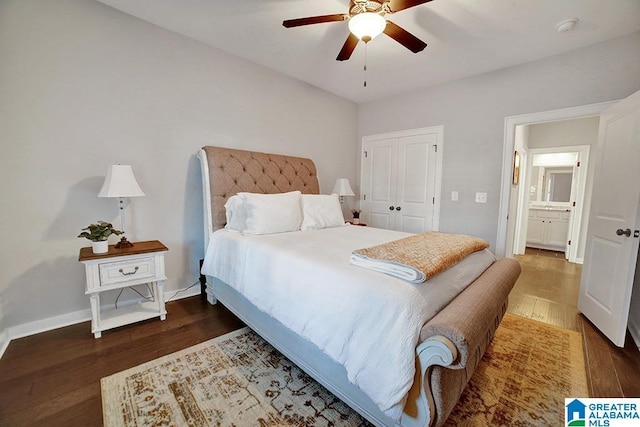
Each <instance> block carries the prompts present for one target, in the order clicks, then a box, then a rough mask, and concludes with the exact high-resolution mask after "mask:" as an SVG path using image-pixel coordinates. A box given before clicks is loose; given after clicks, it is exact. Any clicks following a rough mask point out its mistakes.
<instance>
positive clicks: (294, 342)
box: [198, 147, 520, 427]
mask: <svg viewBox="0 0 640 427" xmlns="http://www.w3.org/2000/svg"><path fill="white" fill-rule="evenodd" d="M198 157H199V158H200V162H201V166H202V182H203V202H204V223H205V249H206V248H208V247H209V246H210V245H209V240H210V239H212V234H213V233H214V232H217V233H216V235H214V236H213V238H215V239H218V236H222V235H223V234H225V233H224V230H222V229H224V226H225V224H226V221H227V217H226V214H225V207H224V205H225V203H226V202H227V200H228V199H229V198H230V197H231V196H233V195H235V194H237V193H240V192H249V193H265V194H274V193H287V192H291V191H299V192H301V193H303V194H319V183H318V179H317V173H316V168H315V165H314V163H313V162H312V161H311V160H310V159H304V158H298V157H292V156H283V155H274V154H267V153H258V152H250V151H244V150H235V149H229V148H221V147H203V149H202V150H200V151H199V153H198ZM366 228H367V227H355V226H345V227H343V229H340V230H327V231H326V232H325V231H323V233H326V234H327V237H321V238H324V239H334V240H340V239H342V238H343V237H342V236H343V235H346V234H349V235H352V236H353V237H354V238H360V237H359V236H363V238H364V239H365V240H363V241H368V240H366V239H373V240H370V241H376V239H384V233H387V231H383V230H375V229H370V230H365V229H366ZM218 230H220V231H218ZM317 234H321V233H317ZM310 235H311V233H309V234H308V236H310ZM229 236H231V237H230V239H231V240H233V238H234V236H233V235H231V234H230V233H229ZM236 237H237V236H236ZM225 238H227V237H226V236H225ZM277 238H278V239H284V241H285V244H286V242H287V239H289V238H290V237H289V236H287V235H284V236H280V237H277ZM245 240H246V239H245ZM223 247H224V246H223ZM255 250H257V249H255ZM309 250H310V251H313V249H309ZM220 252H221V253H222V252H225V251H220ZM268 252H269V249H268V248H267V249H263V253H264V254H266V253H268ZM299 252H303V251H299ZM294 255H295V256H299V254H294ZM217 256H222V255H217V254H212V253H211V252H209V253H207V257H208V258H210V259H216V257H217ZM242 256H243V255H242ZM242 256H239V255H236V257H240V258H241V257H242ZM300 256H301V255H300ZM478 257H479V255H478ZM469 258H471V257H469ZM463 261H464V262H468V261H467V259H465V260H463ZM220 262H221V263H223V264H224V263H226V264H227V265H229V264H233V263H230V262H229V261H224V262H223V261H220ZM305 262H306V261H305ZM483 262H486V261H483ZM462 263H463V262H462V261H461V264H462ZM487 265H488V266H485V267H482V271H481V272H480V273H478V274H479V275H478V276H477V277H476V278H475V279H474V280H472V281H471V283H470V284H468V285H465V287H464V289H463V290H462V291H459V293H458V292H456V294H455V295H454V296H453V297H451V300H450V302H448V303H447V304H446V305H445V306H444V307H443V308H438V310H437V311H436V312H435V313H432V314H429V316H428V320H427V321H426V322H425V323H424V324H420V325H419V326H418V328H417V329H416V334H415V335H416V337H415V346H412V348H410V349H408V350H409V351H410V354H411V364H412V365H413V366H412V371H411V372H412V378H411V379H410V381H409V385H408V391H407V393H406V394H405V395H404V398H403V400H402V402H400V403H399V404H398V405H396V406H397V407H399V408H400V410H399V411H398V410H395V412H394V411H391V410H383V409H382V408H381V406H380V404H379V403H376V402H378V400H377V396H373V397H372V394H371V393H370V392H369V391H370V390H367V392H365V391H363V389H364V390H366V388H364V387H362V385H361V384H358V385H356V384H354V381H353V373H352V372H351V371H350V369H348V367H349V366H350V365H349V364H348V363H341V362H338V361H336V360H338V358H336V357H331V356H329V354H331V352H330V351H327V349H326V348H324V347H323V349H322V350H321V349H320V347H322V345H320V344H318V345H316V343H314V342H312V341H311V340H310V339H307V338H305V337H306V336H308V335H306V334H305V333H301V332H296V331H295V330H294V329H295V328H293V329H292V328H291V326H290V325H286V326H285V324H286V321H285V320H283V319H282V318H278V317H277V316H275V317H274V315H272V314H273V313H274V311H269V310H265V309H264V308H263V309H261V308H260V307H262V306H261V305H260V304H258V303H256V301H259V300H256V299H255V298H254V295H252V293H251V291H248V292H247V291H243V290H242V289H240V290H239V288H238V287H237V286H231V285H230V284H229V283H226V281H225V279H226V280H227V281H229V280H228V279H227V276H224V275H222V274H220V275H219V276H220V277H215V276H210V275H207V278H206V279H207V280H206V294H207V295H206V296H207V300H208V301H209V302H210V303H211V304H215V303H217V301H220V302H221V303H222V304H224V305H225V306H226V307H227V308H228V309H229V310H230V311H231V312H233V313H234V314H235V315H237V316H238V317H239V318H240V319H242V320H243V321H244V322H245V323H246V324H247V325H248V326H249V327H251V328H252V329H253V330H254V331H255V332H257V333H258V334H259V335H260V336H262V337H263V338H264V339H266V340H267V341H268V342H269V343H271V344H272V345H273V346H274V347H275V348H276V349H278V350H279V351H280V352H282V353H283V354H284V355H285V356H287V357H288V358H289V359H290V360H292V361H293V362H294V363H295V364H296V365H298V366H299V367H300V368H301V369H303V370H304V371H306V372H307V373H308V374H309V375H310V376H312V377H313V378H314V379H316V380H317V381H318V382H319V383H321V384H322V385H323V386H325V387H326V388H327V389H329V390H330V391H331V392H332V393H333V394H334V395H336V396H337V397H338V398H340V399H341V400H343V401H344V402H345V403H347V404H348V405H349V406H351V407H352V408H353V409H354V410H356V411H357V412H359V413H360V414H361V415H363V416H364V417H365V418H366V419H368V420H369V421H370V422H371V423H373V424H374V425H378V426H391V425H402V426H422V427H424V426H440V425H443V424H444V422H445V421H446V419H447V417H448V415H449V414H450V412H451V410H452V409H453V407H454V406H455V404H456V403H457V401H458V399H459V397H460V395H461V393H462V391H463V390H464V388H465V386H466V384H467V382H468V381H469V379H470V378H471V375H472V374H473V372H474V370H475V368H476V366H477V364H478V363H479V361H480V359H481V357H482V355H483V354H484V352H485V349H486V347H487V345H488V344H489V342H490V341H491V339H492V338H493V334H494V332H495V330H496V329H497V327H498V325H499V324H500V321H501V319H502V316H503V315H504V313H505V311H506V307H507V301H508V295H509V292H510V291H511V289H512V287H513V285H514V283H515V281H516V279H517V277H518V275H519V274H520V266H519V264H518V263H517V262H516V261H514V260H511V259H500V260H495V262H494V260H492V261H491V262H490V263H487ZM308 267H309V268H313V265H312V264H308ZM341 268H343V269H344V270H345V271H347V269H348V268H349V267H347V266H345V267H341ZM350 268H351V270H349V271H350V273H349V274H357V273H355V271H356V270H358V268H359V267H355V266H350ZM204 272H205V271H204V270H203V273H204ZM351 272H353V273H351ZM445 273H448V271H447V272H445ZM364 274H365V276H364V277H369V278H374V276H366V274H376V275H379V276H384V275H382V273H377V272H366V273H364ZM441 276H442V277H439V276H436V277H434V278H433V279H432V280H448V279H447V276H446V274H444V273H443V274H442V275H441ZM221 277H223V278H224V279H223V278H221ZM228 277H231V276H228ZM249 277H250V276H249ZM377 277H378V276H376V279H375V282H376V283H377V282H378V281H379V280H383V281H385V280H387V279H378V278H377ZM474 277H475V276H474ZM257 280H259V279H256V278H252V279H250V280H249V281H253V282H255V281H257ZM359 280H362V281H365V282H366V280H365V279H362V278H361V279H359ZM390 280H399V279H393V278H392V279H390ZM373 281H374V280H372V281H371V283H373ZM389 283H391V282H389ZM256 287H257V286H256ZM258 288H259V287H258ZM405 288H406V289H407V291H406V295H407V296H408V297H409V298H421V297H420V296H416V295H415V291H414V290H412V289H410V286H405V287H404V288H402V289H405ZM403 292H405V291H403ZM412 292H413V294H412ZM261 298H264V295H262V296H261ZM354 311H357V310H354ZM275 313H277V311H275ZM314 316H315V313H314ZM310 321H311V320H310ZM308 329H313V328H308ZM371 329H372V330H374V332H375V333H374V334H371V333H370V334H369V335H372V336H373V337H374V338H375V337H376V335H375V334H379V335H380V336H379V337H378V338H379V339H380V340H383V339H385V340H387V339H388V338H387V337H386V335H388V334H384V333H383V332H382V331H379V330H375V329H378V328H371ZM418 332H419V333H418ZM382 335H385V336H384V337H383V336H382ZM390 341H392V340H390ZM381 342H382V341H381ZM319 345H320V347H319ZM371 353H372V354H370V355H371V356H372V357H373V356H377V355H374V354H373V353H375V352H371ZM380 353H383V352H380ZM385 353H386V352H385ZM345 366H346V367H347V368H345ZM373 366H376V365H375V364H373ZM394 366H395V365H394ZM380 372H381V373H382V371H380ZM391 372H392V373H393V370H391ZM385 374H386V372H385ZM363 375H364V374H363ZM403 393H404V391H403ZM374 400H375V401H374ZM384 408H386V406H385V407H384ZM396 409H397V408H396ZM391 414H393V415H391Z"/></svg>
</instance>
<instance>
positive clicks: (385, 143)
mask: <svg viewBox="0 0 640 427" xmlns="http://www.w3.org/2000/svg"><path fill="white" fill-rule="evenodd" d="M441 152H442V127H434V128H424V129H416V130H411V131H403V132H396V133H392V134H384V135H376V136H371V137H365V138H364V140H363V157H362V175H361V182H360V188H361V200H360V206H361V208H362V210H363V215H364V218H365V221H366V223H367V225H369V226H371V227H377V228H386V229H390V230H401V231H405V232H409V233H422V232H424V231H435V230H438V225H439V206H440V180H441V176H442V161H441Z"/></svg>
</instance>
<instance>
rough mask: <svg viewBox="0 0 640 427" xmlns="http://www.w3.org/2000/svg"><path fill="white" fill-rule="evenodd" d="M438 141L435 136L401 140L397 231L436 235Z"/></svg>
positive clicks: (399, 146)
mask: <svg viewBox="0 0 640 427" xmlns="http://www.w3.org/2000/svg"><path fill="white" fill-rule="evenodd" d="M436 142H437V139H436V136H435V135H434V134H423V135H415V136H409V137H405V138H400V139H399V141H398V184H397V196H396V203H395V210H396V213H395V229H396V230H400V231H405V232H407V233H422V232H425V231H433V216H434V207H435V186H436V179H435V176H436V175H435V173H436V159H437V156H438V152H437V145H436Z"/></svg>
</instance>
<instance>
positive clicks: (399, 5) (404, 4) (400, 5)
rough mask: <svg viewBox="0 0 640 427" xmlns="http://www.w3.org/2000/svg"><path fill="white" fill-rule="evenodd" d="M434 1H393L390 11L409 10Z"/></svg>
mask: <svg viewBox="0 0 640 427" xmlns="http://www.w3.org/2000/svg"><path fill="white" fill-rule="evenodd" d="M430 1H432V0H391V3H390V5H389V6H390V9H391V12H398V11H401V10H405V9H409V8H410V7H414V6H419V5H421V4H424V3H429V2H430Z"/></svg>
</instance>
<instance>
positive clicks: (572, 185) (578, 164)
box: [509, 118, 598, 263]
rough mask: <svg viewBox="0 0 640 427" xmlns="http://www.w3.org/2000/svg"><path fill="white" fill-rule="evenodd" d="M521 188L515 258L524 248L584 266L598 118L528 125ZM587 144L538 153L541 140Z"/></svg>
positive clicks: (540, 149) (551, 148)
mask: <svg viewBox="0 0 640 427" xmlns="http://www.w3.org/2000/svg"><path fill="white" fill-rule="evenodd" d="M525 128H526V129H525V130H524V131H523V133H524V134H527V135H529V136H530V138H527V139H528V142H529V145H528V146H526V153H527V155H526V162H525V163H524V167H523V180H522V187H523V188H519V189H517V190H515V191H516V192H517V193H518V196H519V197H518V199H517V200H518V202H517V205H516V206H515V207H514V208H513V209H512V210H511V211H510V212H509V214H510V215H512V216H513V217H514V218H516V221H515V228H514V232H513V234H514V237H513V238H514V241H513V251H512V252H513V255H522V254H524V253H525V248H536V249H544V250H549V251H556V252H559V253H561V254H562V256H563V257H564V258H565V259H567V260H569V261H570V262H574V263H575V262H577V263H582V259H583V258H584V254H583V253H584V247H585V246H584V236H586V229H585V226H584V225H585V224H586V221H584V217H585V209H584V206H585V200H588V199H589V198H588V196H589V194H588V192H587V186H586V183H587V172H588V170H589V152H590V148H591V145H595V143H596V141H597V137H598V119H597V118H587V119H576V120H571V121H565V122H556V123H552V124H544V125H527V126H525ZM549 140H551V141H554V140H556V141H558V142H565V143H572V142H584V143H586V145H568V146H563V147H549V148H538V145H539V144H540V142H541V141H549ZM532 146H533V147H534V148H532Z"/></svg>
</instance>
